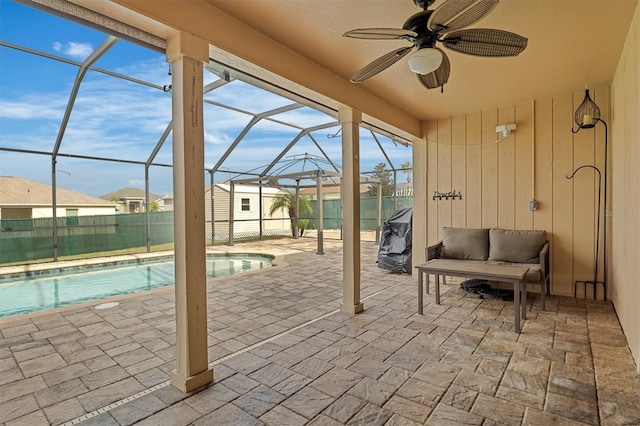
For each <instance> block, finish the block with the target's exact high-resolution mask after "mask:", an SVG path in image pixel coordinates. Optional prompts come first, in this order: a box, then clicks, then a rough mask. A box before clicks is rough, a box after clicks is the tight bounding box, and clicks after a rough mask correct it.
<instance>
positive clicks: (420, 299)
mask: <svg viewBox="0 0 640 426" xmlns="http://www.w3.org/2000/svg"><path fill="white" fill-rule="evenodd" d="M428 287H429V274H427V288H428ZM418 314H420V315H422V271H421V270H419V269H418Z"/></svg>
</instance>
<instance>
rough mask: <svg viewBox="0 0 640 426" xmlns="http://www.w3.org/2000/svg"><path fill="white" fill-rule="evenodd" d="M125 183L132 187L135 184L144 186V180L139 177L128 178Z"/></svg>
mask: <svg viewBox="0 0 640 426" xmlns="http://www.w3.org/2000/svg"><path fill="white" fill-rule="evenodd" d="M127 183H128V184H129V185H131V186H133V187H136V186H142V187H144V181H143V180H140V179H129V181H128V182H127Z"/></svg>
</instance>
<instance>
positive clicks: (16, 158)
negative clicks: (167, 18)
mask: <svg viewBox="0 0 640 426" xmlns="http://www.w3.org/2000/svg"><path fill="white" fill-rule="evenodd" d="M107 37H108V35H107V34H105V33H101V32H99V31H96V30H94V29H91V28H88V27H83V26H81V25H78V24H76V23H73V22H70V21H66V20H63V19H61V18H58V17H56V16H53V15H49V14H46V13H43V12H41V11H39V10H36V9H32V8H29V7H27V6H24V5H21V4H17V3H14V2H13V1H11V0H0V41H2V42H4V43H9V44H13V45H19V46H23V47H26V48H28V49H33V50H36V51H38V52H43V53H46V54H50V55H55V56H56V57H61V58H65V59H67V60H71V61H75V62H81V61H82V60H84V59H85V58H86V57H87V56H88V55H89V54H90V53H91V52H93V51H94V50H95V49H96V48H97V47H98V46H100V45H101V44H102V43H103V42H104V41H105V40H106V38H107ZM94 66H95V67H97V68H101V69H105V70H108V71H112V72H116V73H119V74H123V75H126V76H129V77H132V78H135V79H140V80H143V81H147V82H149V83H152V84H155V85H158V86H164V85H168V84H170V83H171V76H170V75H169V74H168V71H169V66H168V64H167V62H166V61H165V57H164V55H162V54H160V53H157V52H154V51H151V50H148V49H146V48H143V47H140V46H137V45H135V44H132V43H130V42H127V41H124V40H119V41H118V42H117V43H116V44H115V45H114V46H113V47H112V48H111V49H110V50H109V51H108V52H107V53H106V54H105V55H103V56H102V57H101V58H100V59H99V60H98V61H97V62H96V64H95V65H94ZM77 70H78V68H77V66H75V65H73V64H68V63H64V62H60V61H57V60H52V59H49V58H43V57H41V56H38V55H33V54H29V53H25V52H23V51H19V50H16V49H13V48H10V47H6V46H4V45H0V147H4V148H13V149H22V150H32V151H46V152H50V151H51V150H52V149H53V147H54V145H55V141H56V138H57V136H58V133H59V129H60V124H61V122H62V118H63V116H64V111H65V108H66V105H67V102H68V99H69V95H70V93H71V88H72V86H73V82H74V80H75V78H76V74H77ZM215 80H217V76H215V75H213V74H211V73H209V72H207V71H205V83H208V82H211V81H215ZM205 99H208V100H211V101H213V102H218V103H222V104H225V105H231V106H233V107H235V108H239V109H241V110H244V111H248V112H251V113H261V112H264V111H269V110H272V109H275V108H278V107H281V106H284V105H289V104H291V103H292V101H291V100H289V99H285V98H282V97H280V96H277V95H274V94H272V93H269V92H266V91H264V90H261V89H258V88H255V87H253V86H250V85H248V84H246V83H244V82H241V81H238V80H236V81H233V82H231V83H229V84H227V85H225V86H223V87H221V88H219V89H216V90H214V91H212V92H209V93H208V94H206V95H205ZM203 110H204V118H205V167H207V168H210V167H212V166H213V165H215V164H216V163H217V162H218V160H219V159H220V158H221V156H222V155H223V154H224V153H225V151H226V150H227V148H228V147H229V146H230V145H231V144H232V143H233V141H234V140H235V139H236V137H237V136H238V134H240V132H241V131H242V129H243V128H244V127H245V126H246V125H247V123H248V122H249V121H250V120H251V118H252V116H251V115H247V114H243V113H241V112H237V111H232V110H229V109H225V108H221V107H217V106H214V105H211V104H208V103H205V106H204V109H203ZM273 118H275V119H277V120H279V121H282V122H286V123H292V124H295V125H297V126H300V127H310V126H315V125H317V124H321V123H327V122H331V121H333V120H334V119H333V118H331V117H329V116H327V115H325V114H323V113H321V112H318V111H316V110H313V109H311V108H309V107H303V108H300V109H296V110H293V111H290V112H287V113H283V114H279V115H277V116H274V117H273ZM170 120H171V94H170V93H165V92H163V91H162V90H158V89H156V88H152V87H148V86H145V85H141V84H137V83H133V82H130V81H127V80H124V79H119V78H116V77H113V76H110V75H106V74H104V73H100V72H96V71H89V72H88V73H87V75H86V77H85V79H84V80H83V82H82V85H81V88H80V91H79V93H78V97H77V100H76V103H75V106H74V108H73V111H72V113H71V116H70V119H69V123H68V126H67V129H66V131H65V133H64V137H63V139H62V144H61V148H60V153H61V154H73V155H85V156H93V157H104V158H116V159H124V160H131V161H142V162H145V161H146V160H147V159H148V157H149V155H150V154H151V152H152V150H153V148H154V147H155V146H156V144H157V142H158V140H159V139H160V137H161V135H162V133H163V132H164V130H165V129H166V127H167V125H168V123H169V121H170ZM338 129H339V127H338V126H336V127H332V128H329V129H324V130H319V131H317V132H313V133H312V136H313V137H314V139H315V140H316V141H317V142H318V143H319V144H320V145H321V146H322V148H323V150H324V151H325V152H326V153H327V155H328V156H329V157H330V159H331V160H332V161H333V162H335V163H337V164H340V163H341V162H342V159H341V139H340V138H339V137H337V138H330V137H328V135H330V134H334V133H336V132H337V131H338ZM298 132H299V130H298V129H295V128H292V127H289V126H286V125H283V124H280V123H275V122H272V121H262V122H260V123H259V124H258V125H256V126H255V127H254V128H252V130H251V131H250V132H249V133H248V134H247V135H246V136H245V138H244V139H243V140H242V141H241V142H240V144H239V145H238V146H237V148H236V149H235V150H234V152H233V153H232V154H231V155H230V156H229V157H228V158H227V160H226V161H225V162H224V164H223V165H222V167H221V169H222V170H232V171H246V170H258V171H259V170H261V169H262V168H263V167H264V166H265V165H267V164H269V163H270V162H271V161H272V160H273V159H274V158H275V157H276V156H277V155H278V154H279V153H280V152H281V150H282V149H283V148H284V147H286V146H287V145H288V144H289V143H290V142H291V141H292V140H293V138H295V136H296V135H297V134H298ZM378 140H379V141H380V143H381V144H382V145H383V146H384V148H385V150H386V152H387V155H388V156H389V157H390V159H391V161H392V162H393V165H394V166H395V167H399V166H400V164H401V163H402V162H404V161H410V160H411V148H407V147H404V146H402V145H397V146H396V145H395V144H394V143H393V142H392V141H391V140H390V139H389V138H386V137H384V136H378ZM305 153H308V154H310V155H312V156H318V157H321V156H322V153H321V152H320V151H319V150H318V148H317V147H316V146H315V144H314V143H313V141H312V140H311V139H310V138H309V137H307V136H305V137H302V138H301V139H300V140H299V141H298V143H296V145H295V146H294V147H293V148H292V149H291V150H290V151H289V152H288V153H287V154H286V155H285V157H284V159H283V161H287V162H292V158H293V157H294V156H295V157H301V156H303V155H304V154H305ZM171 158H172V154H171V136H169V138H168V139H167V141H166V142H165V144H164V145H163V147H162V148H161V150H160V152H159V154H158V156H157V157H156V160H155V162H157V163H163V164H170V163H171V161H172V160H171ZM380 162H384V163H387V161H386V159H385V158H384V156H383V154H382V153H381V151H380V149H379V148H378V146H377V144H376V143H375V141H374V140H373V138H372V136H371V134H370V132H369V131H368V130H365V129H362V130H361V164H360V168H361V170H362V171H363V172H364V171H370V170H373V168H374V166H375V165H376V164H378V163H380ZM295 167H296V166H292V167H291V168H290V169H289V170H288V171H287V173H291V172H294V171H299V170H296V169H295ZM297 167H298V168H299V167H301V164H300V165H298V166H297ZM309 168H310V166H309V165H308V163H307V165H306V169H307V170H308V169H309ZM311 168H313V167H311ZM388 168H390V167H388ZM56 169H57V175H56V176H57V182H58V186H59V187H61V188H64V189H71V190H73V191H76V192H81V193H84V194H88V195H93V196H100V195H103V194H106V193H109V192H112V191H115V190H118V189H120V188H124V187H137V188H144V166H142V165H132V164H125V163H118V162H104V161H95V160H85V159H74V158H67V157H64V156H60V157H58V161H57V165H56ZM325 169H329V167H325ZM0 175H4V176H20V177H24V178H28V179H32V180H36V181H39V182H43V183H47V184H50V183H51V175H52V166H51V158H50V157H49V156H44V155H34V154H24V153H15V152H6V151H0ZM203 176H204V174H203ZM233 176H235V175H234V174H232V173H217V174H216V176H215V178H216V181H219V180H223V179H227V178H229V177H233ZM401 176H402V177H401ZM206 179H207V182H208V177H207V178H206ZM398 180H399V181H400V182H403V181H405V180H406V178H405V177H404V175H399V177H398ZM150 188H151V191H152V192H153V193H156V194H160V195H165V194H170V193H172V190H173V189H172V172H171V169H170V168H167V167H152V168H151V169H150Z"/></svg>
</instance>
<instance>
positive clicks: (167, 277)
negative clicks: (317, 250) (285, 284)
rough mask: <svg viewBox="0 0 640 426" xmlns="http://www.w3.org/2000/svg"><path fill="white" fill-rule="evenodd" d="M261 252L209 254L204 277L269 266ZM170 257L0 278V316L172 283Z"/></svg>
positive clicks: (172, 270) (171, 262)
mask: <svg viewBox="0 0 640 426" xmlns="http://www.w3.org/2000/svg"><path fill="white" fill-rule="evenodd" d="M272 260H273V257H271V256H262V255H209V256H207V278H214V277H221V276H225V275H231V274H236V273H240V272H245V271H252V270H256V269H262V268H267V267H270V266H271V261H272ZM174 269H175V266H174V263H173V259H172V258H165V259H164V260H161V261H152V262H144V263H137V264H124V265H118V266H109V267H104V268H96V266H95V265H93V266H92V267H91V268H86V269H82V270H80V271H79V270H78V269H73V270H72V271H70V272H57V273H55V274H52V275H41V276H38V277H23V278H16V279H14V278H11V279H3V280H1V281H0V318H1V317H7V316H12V315H19V314H26V313H29V312H36V311H42V310H46V309H51V308H59V307H62V306H69V305H74V304H77V303H83V302H88V301H92V300H99V299H104V298H106V297H111V296H117V295H121V294H128V293H136V292H139V291H145V290H151V289H154V288H159V287H166V286H169V285H173V284H174V282H175V278H174Z"/></svg>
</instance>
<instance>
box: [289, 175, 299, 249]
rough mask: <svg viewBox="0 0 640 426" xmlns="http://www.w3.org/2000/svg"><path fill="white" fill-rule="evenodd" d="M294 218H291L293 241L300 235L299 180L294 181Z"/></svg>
mask: <svg viewBox="0 0 640 426" xmlns="http://www.w3.org/2000/svg"><path fill="white" fill-rule="evenodd" d="M294 212H295V217H294V218H293V223H292V224H291V226H292V227H293V239H294V240H296V239H298V235H300V179H296V205H295V210H294Z"/></svg>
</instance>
